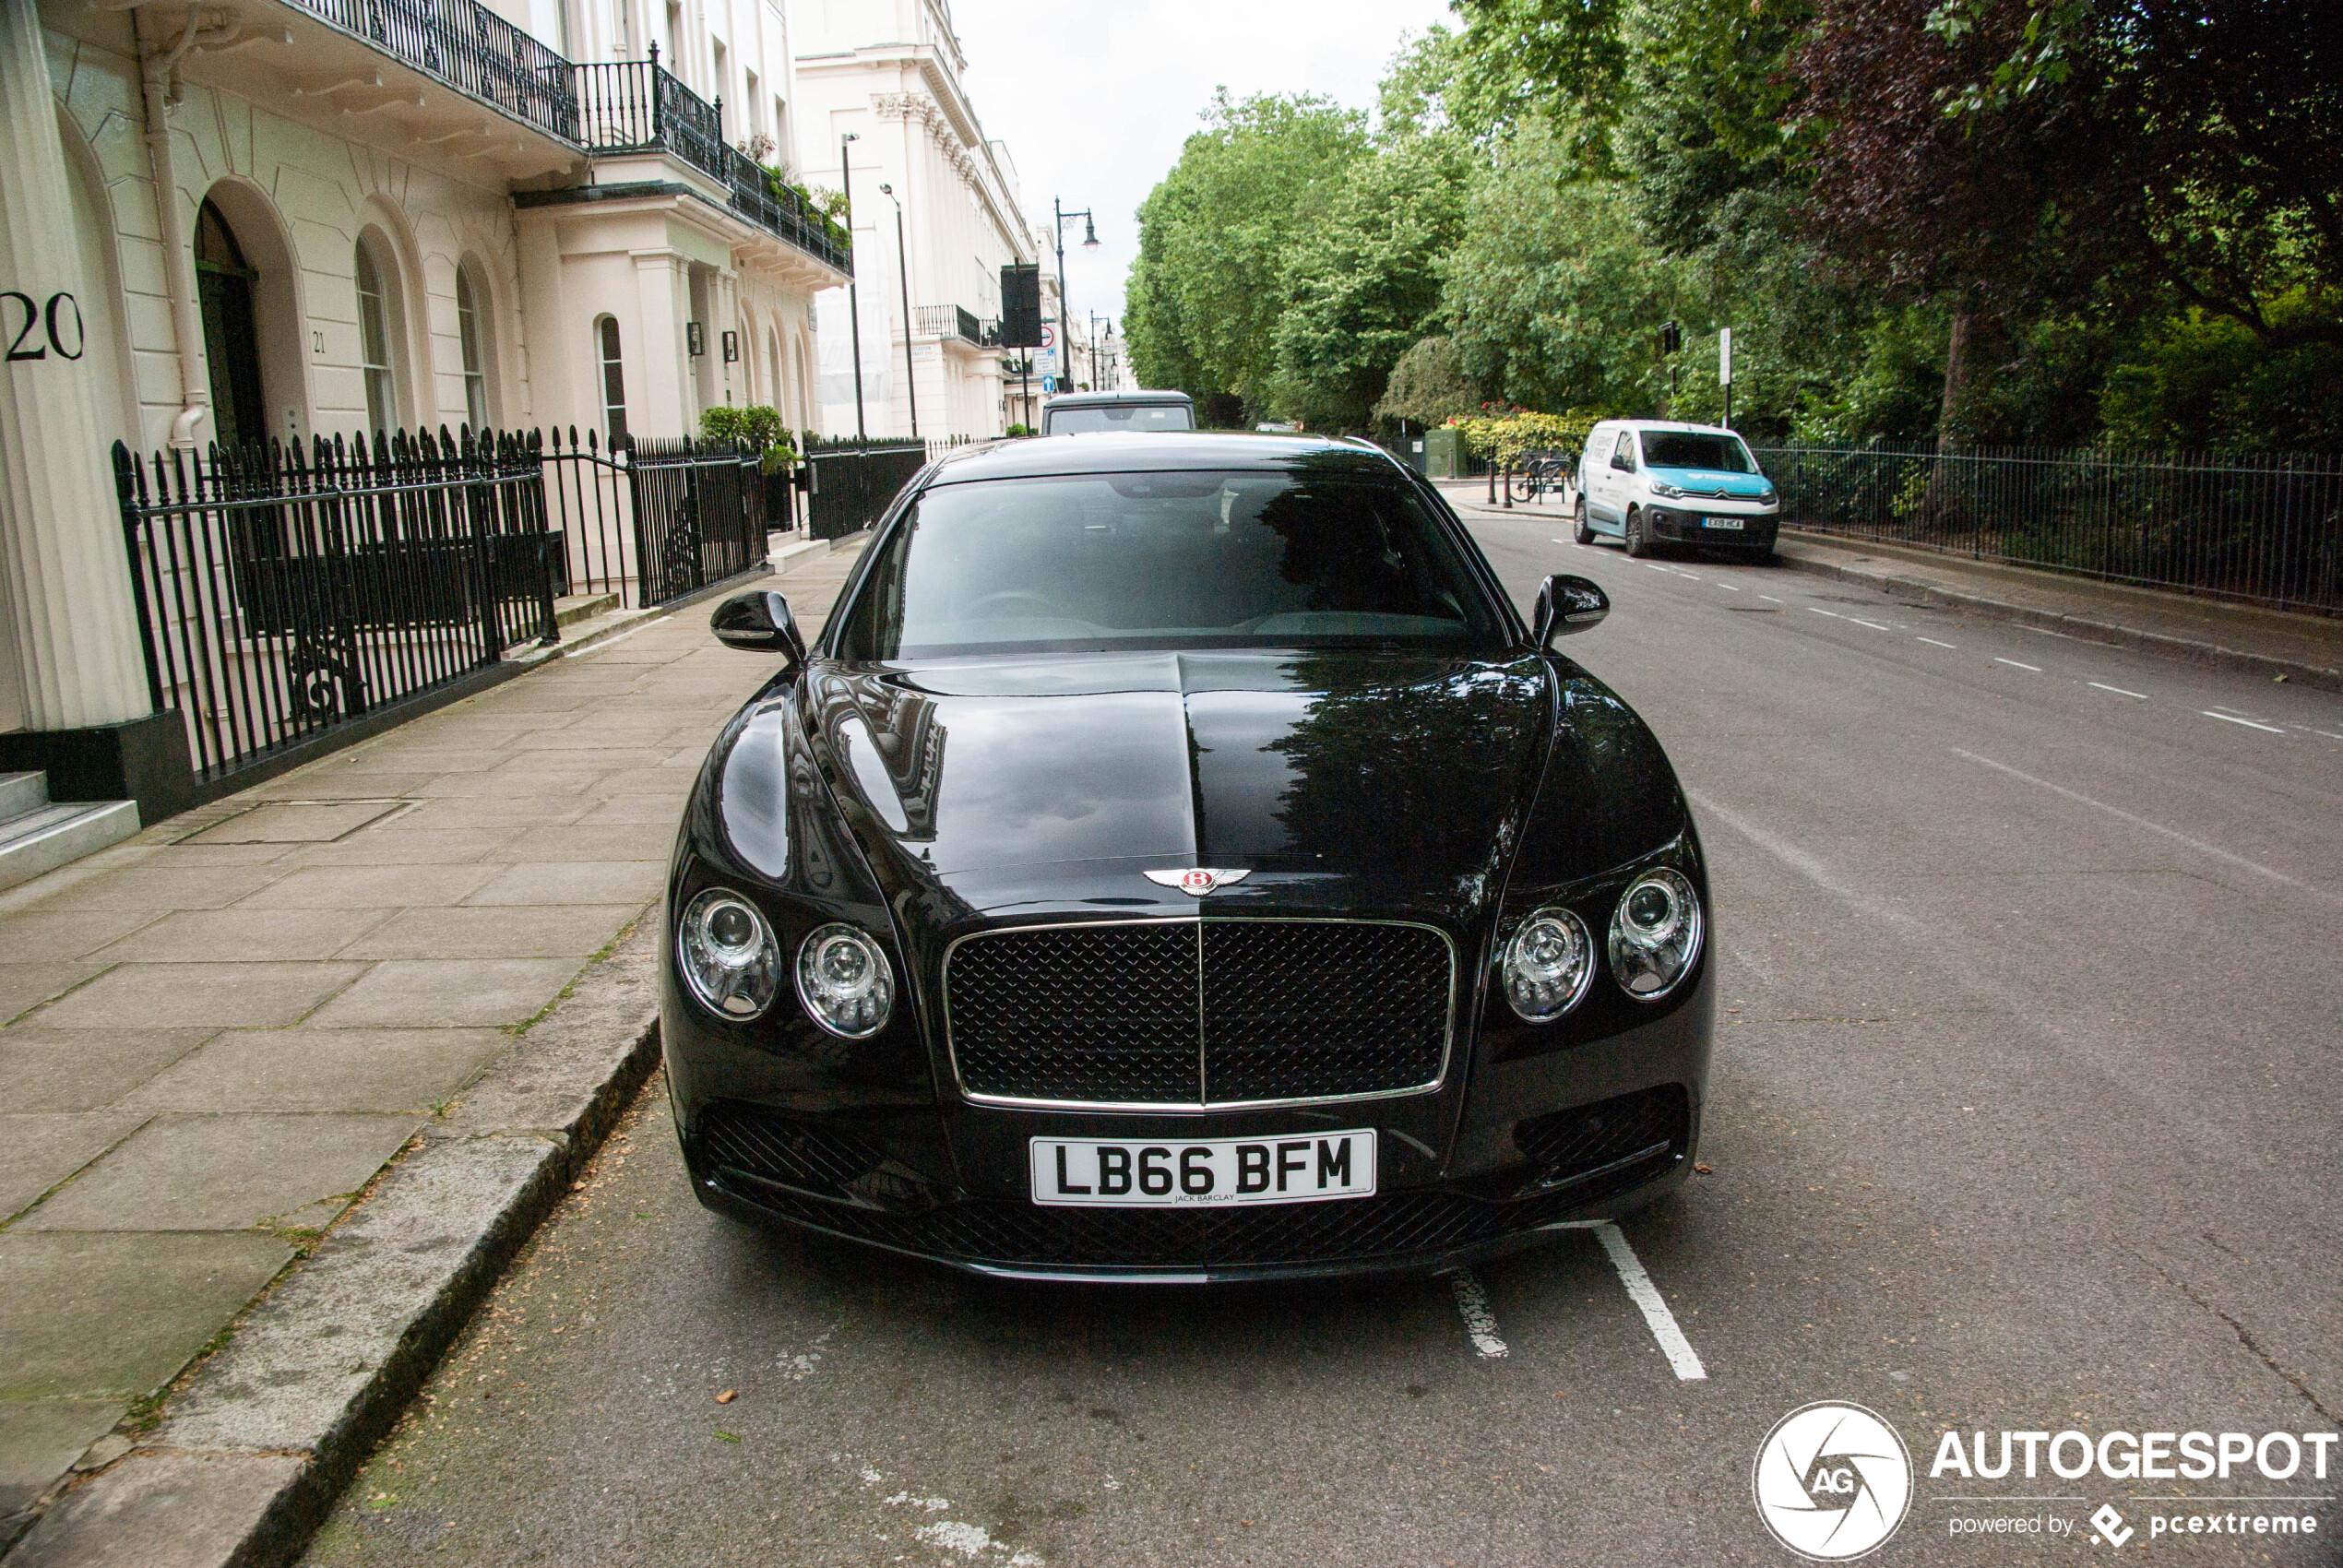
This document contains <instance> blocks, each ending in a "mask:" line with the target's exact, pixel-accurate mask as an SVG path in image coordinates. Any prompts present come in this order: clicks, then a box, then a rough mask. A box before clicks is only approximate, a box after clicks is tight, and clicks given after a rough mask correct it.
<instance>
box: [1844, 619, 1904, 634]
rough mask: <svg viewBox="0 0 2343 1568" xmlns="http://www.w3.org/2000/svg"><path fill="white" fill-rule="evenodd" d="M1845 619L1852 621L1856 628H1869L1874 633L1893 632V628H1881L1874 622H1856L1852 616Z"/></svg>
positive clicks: (1881, 626)
mask: <svg viewBox="0 0 2343 1568" xmlns="http://www.w3.org/2000/svg"><path fill="white" fill-rule="evenodd" d="M1847 619H1849V621H1854V622H1855V624H1857V625H1858V626H1869V627H1870V628H1871V629H1872V630H1873V631H1874V632H1891V631H1894V630H1895V628H1894V627H1893V626H1883V625H1881V624H1879V623H1878V622H1876V621H1861V620H1856V618H1855V617H1854V616H1852V615H1849V616H1848V617H1847Z"/></svg>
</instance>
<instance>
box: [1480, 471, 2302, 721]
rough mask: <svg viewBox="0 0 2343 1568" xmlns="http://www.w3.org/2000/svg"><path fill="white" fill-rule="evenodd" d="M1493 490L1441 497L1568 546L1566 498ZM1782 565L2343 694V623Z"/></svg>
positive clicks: (1914, 566)
mask: <svg viewBox="0 0 2343 1568" xmlns="http://www.w3.org/2000/svg"><path fill="white" fill-rule="evenodd" d="M1485 486H1486V481H1481V480H1453V481H1441V483H1440V486H1439V488H1440V491H1441V493H1443V494H1445V495H1446V496H1447V497H1448V502H1449V505H1453V506H1455V507H1456V508H1457V510H1458V511H1460V512H1462V513H1465V514H1466V515H1468V516H1488V517H1514V518H1518V519H1528V518H1543V519H1545V520H1547V521H1550V522H1552V524H1553V526H1554V531H1555V532H1556V533H1557V534H1565V532H1566V529H1567V528H1568V525H1569V522H1570V517H1569V513H1568V509H1567V507H1566V506H1565V505H1564V504H1563V503H1562V501H1561V499H1560V498H1559V497H1555V498H1553V499H1552V500H1547V501H1542V502H1540V503H1520V502H1516V504H1515V505H1514V507H1513V509H1512V510H1510V511H1507V510H1506V509H1505V507H1504V506H1503V505H1490V503H1489V502H1488V500H1487V499H1486V488H1485ZM1778 558H1779V561H1780V564H1782V565H1784V566H1787V567H1790V568H1791V569H1792V570H1795V571H1800V572H1805V573H1809V574H1812V575H1814V576H1825V577H1831V578H1835V579H1837V580H1838V581H1841V582H1848V583H1855V584H1859V585H1861V586H1862V587H1866V588H1877V589H1879V590H1880V591H1882V592H1885V593H1887V594H1890V595H1894V596H1896V597H1898V598H1905V599H1911V600H1919V601H1921V602H1925V603H1933V604H1939V605H1943V606H1945V607H1946V608H1948V609H1955V610H1965V611H1968V612H1972V613H1975V614H1979V615H1983V616H1986V617H1988V618H1990V619H1993V620H2001V621H2008V622H2012V623H2016V624H2022V625H2032V626H2040V627H2044V628H2046V629H2049V630H2052V631H2060V632H2065V633H2068V634H2070V635H2072V636H2081V637H2084V638H2087V639H2090V640H2094V641H2099V642H2106V643H2112V644H2115V645H2117V646H2119V647H2134V648H2138V649H2140V650H2142V651H2145V652H2150V653H2162V654H2167V655H2170V656H2171V657H2173V658H2178V659H2189V660H2192V661H2194V662H2196V663H2203V664H2213V665H2218V666H2221V667H2224V668H2228V669H2235V670H2243V671H2248V672H2250V673H2256V674H2263V675H2269V676H2278V675H2283V676H2285V677H2286V678H2288V679H2289V680H2296V681H2301V682H2302V683H2304V684H2306V685H2314V686H2320V687H2324V688H2325V689H2326V690H2329V691H2343V616H2332V615H2315V614H2309V613H2304V612H2289V611H2282V610H2270V609H2265V608H2263V607H2261V606H2259V605H2252V604H2237V603H2231V602H2230V601H2228V600H2217V599H2206V598H2200V597H2198V596H2196V595H2194V594H2185V593H2176V592H2172V591H2171V590H2169V589H2162V588H2135V587H2133V586H2131V585H2129V584H2126V583H2108V582H2099V581H2096V580H2094V579H2092V578H2089V577H2077V576H2067V575H2066V574H2064V573H2060V572H2046V571H2040V570H2038V569H2035V568H2031V567H2027V566H2009V565H2003V564H1999V563H1997V562H1991V561H1971V560H1968V559H1965V558H1963V557H1961V556H1958V555H1950V554H1945V553H1942V552H1937V551H1933V550H1922V549H1918V548H1914V547H1907V546H1899V545H1893V544H1873V543H1869V542H1865V541H1861V540H1848V539H1840V538H1837V537H1834V536H1831V535H1827V534H1822V533H1817V532H1814V531H1813V530H1810V529H1783V530H1782V534H1781V539H1780V541H1779V544H1778Z"/></svg>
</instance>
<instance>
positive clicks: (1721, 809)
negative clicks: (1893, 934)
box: [1684, 790, 1920, 929]
mask: <svg viewBox="0 0 2343 1568" xmlns="http://www.w3.org/2000/svg"><path fill="white" fill-rule="evenodd" d="M1684 795H1685V798H1686V799H1688V800H1690V801H1691V802H1692V803H1693V804H1694V805H1696V806H1698V807H1699V808H1700V809H1701V810H1702V811H1704V812H1706V813H1707V814H1709V815H1710V816H1713V817H1715V818H1717V819H1718V820H1719V822H1722V823H1724V824H1725V825H1726V826H1729V827H1730V828H1731V829H1732V830H1733V831H1734V832H1735V833H1738V834H1740V835H1741V836H1742V837H1743V838H1746V839H1748V840H1749V841H1750V842H1751V843H1752V844H1754V845H1756V846H1757V847H1758V848H1759V849H1763V850H1765V851H1766V853H1767V854H1769V855H1771V856H1773V857H1774V859H1776V860H1778V861H1781V863H1782V864H1784V865H1786V866H1788V867H1789V868H1790V870H1792V871H1794V872H1796V873H1798V874H1799V875H1801V876H1802V877H1804V878H1805V879H1806V880H1807V881H1809V882H1811V883H1813V884H1814V885H1815V886H1817V887H1819V888H1821V889H1822V890H1823V891H1824V892H1826V893H1827V894H1829V895H1830V896H1831V897H1834V898H1838V899H1840V900H1841V901H1843V902H1845V903H1847V904H1849V905H1850V906H1852V907H1853V908H1854V909H1856V910H1857V911H1858V912H1859V913H1861V914H1863V915H1866V916H1869V917H1870V918H1871V919H1873V920H1875V921H1885V923H1887V924H1890V925H1900V926H1909V927H1912V928H1915V929H1917V928H1918V926H1919V924H1920V922H1919V921H1916V920H1914V919H1913V918H1912V917H1911V916H1910V915H1909V914H1907V913H1906V912H1905V911H1903V910H1902V909H1897V907H1896V906H1895V905H1893V904H1890V903H1888V902H1887V901H1886V900H1885V899H1883V898H1878V897H1873V895H1871V894H1869V893H1866V892H1863V891H1862V890H1861V889H1860V888H1857V887H1855V886H1853V885H1850V884H1849V883H1848V882H1847V881H1846V880H1845V879H1843V878H1842V877H1840V876H1839V874H1838V873H1837V872H1834V871H1832V870H1831V869H1830V867H1828V866H1826V865H1825V864H1823V862H1822V861H1818V860H1816V859H1815V858H1814V856H1812V855H1810V854H1808V853H1807V852H1806V851H1805V850H1803V849H1800V848H1799V847H1798V846H1797V845H1795V844H1792V843H1790V841H1789V840H1787V839H1785V838H1780V837H1776V836H1775V835H1773V834H1771V833H1768V832H1766V830H1765V829H1764V828H1762V827H1760V826H1757V825H1756V824H1755V823H1754V822H1752V821H1750V820H1749V819H1748V818H1747V817H1744V816H1742V815H1741V814H1739V813H1738V812H1734V811H1731V810H1730V809H1728V808H1727V807H1725V806H1723V805H1720V804H1719V803H1718V802H1715V801H1713V800H1711V799H1709V798H1708V797H1707V795H1704V794H1702V793H1701V792H1700V791H1699V790H1685V791H1684Z"/></svg>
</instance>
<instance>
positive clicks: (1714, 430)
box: [1597, 420, 1741, 435]
mask: <svg viewBox="0 0 2343 1568" xmlns="http://www.w3.org/2000/svg"><path fill="white" fill-rule="evenodd" d="M1597 428H1599V429H1603V430H1656V431H1669V432H1681V433H1683V434H1698V435H1739V434H1741V432H1739V431H1737V430H1728V429H1726V428H1725V427H1724V426H1723V425H1721V424H1686V423H1684V422H1683V421H1682V420H1605V421H1603V422H1602V423H1601V425H1600V426H1598V427H1597Z"/></svg>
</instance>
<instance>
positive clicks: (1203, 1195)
mask: <svg viewBox="0 0 2343 1568" xmlns="http://www.w3.org/2000/svg"><path fill="white" fill-rule="evenodd" d="M1031 1147H1032V1151H1033V1201H1034V1202H1035V1203H1037V1204H1052V1205H1059V1204H1063V1205H1072V1206H1077V1207H1085V1208H1175V1207H1179V1206H1183V1205H1211V1204H1297V1203H1317V1202H1319V1201H1321V1200H1324V1199H1327V1198H1363V1197H1368V1196H1371V1195H1372V1194H1374V1179H1375V1170H1374V1156H1375V1136H1374V1129H1373V1128H1368V1129H1366V1130H1364V1131H1361V1132H1350V1133H1312V1134H1308V1135H1307V1136H1304V1137H1293V1138H1215V1139H1211V1140H1208V1141H1199V1142H1192V1143H1191V1142H1182V1141H1180V1140H1178V1139H1173V1138H1163V1139H1155V1140H1149V1139H1137V1138H1035V1139H1034V1140H1033V1142H1032V1145H1031Z"/></svg>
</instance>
